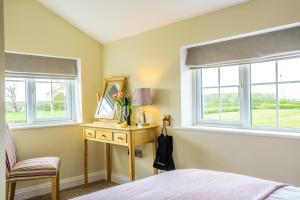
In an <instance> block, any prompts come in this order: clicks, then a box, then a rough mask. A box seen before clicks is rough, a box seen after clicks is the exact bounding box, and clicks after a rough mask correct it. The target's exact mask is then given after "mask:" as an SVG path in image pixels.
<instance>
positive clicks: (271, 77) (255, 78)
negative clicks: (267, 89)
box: [251, 61, 276, 83]
mask: <svg viewBox="0 0 300 200" xmlns="http://www.w3.org/2000/svg"><path fill="white" fill-rule="evenodd" d="M275 67H276V63H275V62H273V61H272V62H263V63H255V64H251V83H267V82H275V81H276V71H275Z"/></svg>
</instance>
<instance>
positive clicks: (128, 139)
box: [82, 122, 158, 187]
mask: <svg viewBox="0 0 300 200" xmlns="http://www.w3.org/2000/svg"><path fill="white" fill-rule="evenodd" d="M82 126H83V139H84V177H85V186H86V187H87V186H88V141H89V140H90V141H95V142H102V143H105V155H106V156H105V158H106V173H107V180H108V181H111V144H115V145H122V146H127V147H128V149H129V154H128V161H129V177H130V180H131V181H134V180H135V157H134V148H135V146H136V145H141V144H148V143H152V148H153V160H154V159H155V154H156V148H157V142H156V141H157V128H158V126H155V125H149V126H144V127H141V128H139V127H136V126H131V127H127V128H118V127H117V126H116V125H114V124H110V123H98V122H95V123H90V124H82ZM151 164H152V163H151ZM153 174H157V169H155V168H153Z"/></svg>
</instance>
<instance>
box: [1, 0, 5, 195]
mask: <svg viewBox="0 0 300 200" xmlns="http://www.w3.org/2000/svg"><path fill="white" fill-rule="evenodd" d="M3 17H4V14H3V0H0V163H1V164H0V199H5V196H4V195H5V156H4V155H5V142H4V25H3V24H4V18H3Z"/></svg>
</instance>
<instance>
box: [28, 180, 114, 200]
mask: <svg viewBox="0 0 300 200" xmlns="http://www.w3.org/2000/svg"><path fill="white" fill-rule="evenodd" d="M115 185H117V184H116V183H111V182H108V181H105V180H103V181H98V182H94V183H90V184H89V187H88V188H85V187H84V185H82V186H78V187H75V188H71V189H67V190H63V191H61V192H60V200H67V199H71V198H75V197H78V196H81V195H85V194H89V193H92V192H96V191H99V190H102V189H104V188H108V187H112V186H115ZM28 200H51V194H47V195H44V196H39V197H34V198H31V199H28Z"/></svg>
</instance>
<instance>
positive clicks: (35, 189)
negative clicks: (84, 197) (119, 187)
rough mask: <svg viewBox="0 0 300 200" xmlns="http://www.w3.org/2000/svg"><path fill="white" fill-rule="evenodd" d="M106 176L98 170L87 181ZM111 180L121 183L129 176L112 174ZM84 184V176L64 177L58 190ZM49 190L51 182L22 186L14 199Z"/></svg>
mask: <svg viewBox="0 0 300 200" xmlns="http://www.w3.org/2000/svg"><path fill="white" fill-rule="evenodd" d="M105 177H106V171H104V170H102V171H98V172H93V173H90V174H89V182H90V183H91V182H95V181H100V180H104V179H105ZM111 179H112V182H114V183H118V184H123V183H127V182H129V178H128V177H126V176H123V175H119V174H112V176H111ZM83 184H84V176H83V175H81V176H76V177H71V178H66V179H62V180H60V190H65V189H68V188H73V187H76V186H79V185H83ZM50 192H51V184H50V183H45V184H41V185H36V186H32V187H28V188H22V189H19V190H17V191H16V196H15V200H23V199H28V198H32V197H37V196H41V195H45V194H49V193H50Z"/></svg>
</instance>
